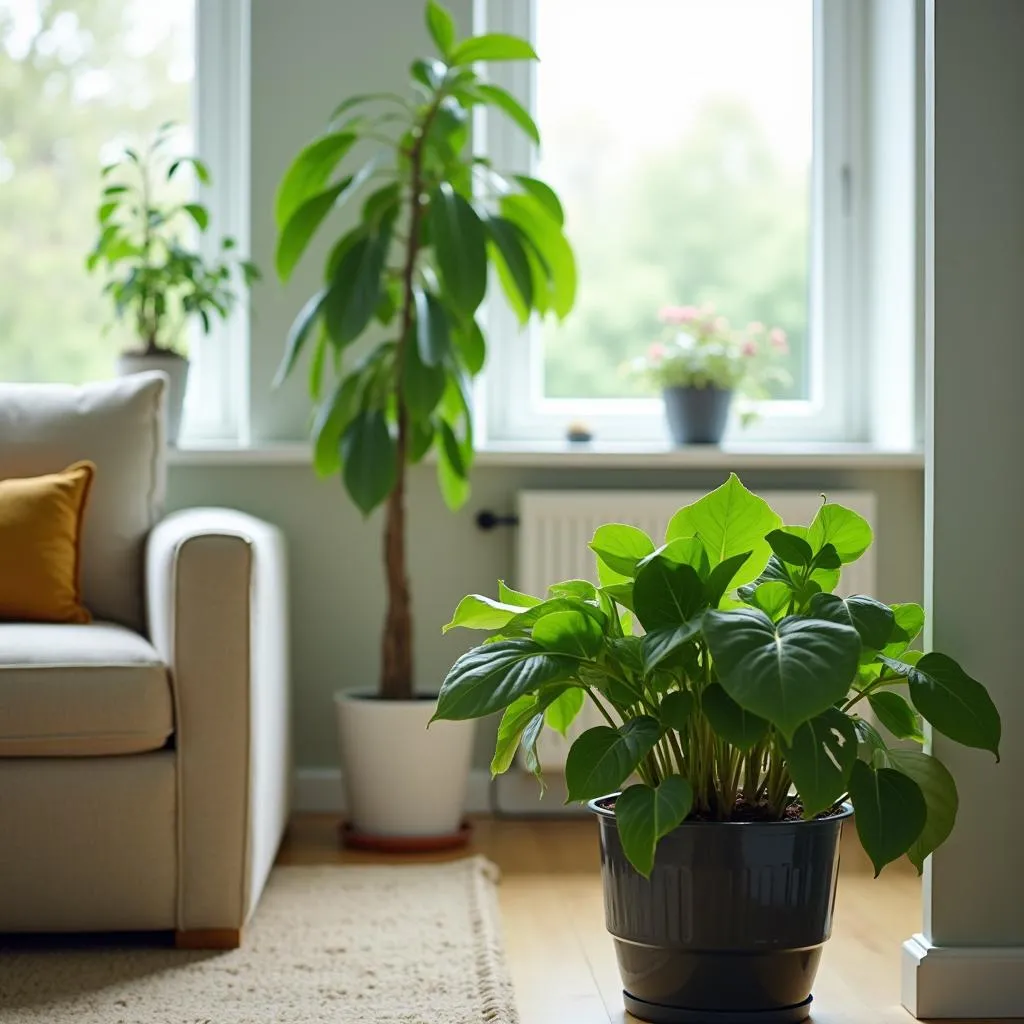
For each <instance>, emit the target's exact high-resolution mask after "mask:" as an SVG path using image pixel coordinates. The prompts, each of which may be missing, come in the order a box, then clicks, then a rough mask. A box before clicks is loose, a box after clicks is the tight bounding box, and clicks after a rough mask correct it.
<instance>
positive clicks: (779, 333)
mask: <svg viewBox="0 0 1024 1024" xmlns="http://www.w3.org/2000/svg"><path fill="white" fill-rule="evenodd" d="M768 344H769V345H771V347H772V348H773V349H774V350H775V351H776V352H778V354H779V355H780V356H784V355H786V354H787V353H788V352H789V342H788V341H787V340H786V332H785V331H784V330H783V329H782V328H781V327H773V328H772V329H771V330H770V331H769V332H768Z"/></svg>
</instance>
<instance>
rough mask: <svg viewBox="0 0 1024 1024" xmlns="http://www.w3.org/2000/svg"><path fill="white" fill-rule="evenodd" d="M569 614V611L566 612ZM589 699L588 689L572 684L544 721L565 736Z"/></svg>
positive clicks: (549, 706)
mask: <svg viewBox="0 0 1024 1024" xmlns="http://www.w3.org/2000/svg"><path fill="white" fill-rule="evenodd" d="M566 614H568V613H566ZM586 699H587V694H586V691H585V690H584V689H583V688H582V687H580V686H571V687H569V688H568V689H567V690H565V691H563V692H562V693H561V694H559V695H558V696H557V697H556V698H555V699H554V700H553V701H552V702H551V703H550V704H549V705H548V707H547V709H546V710H545V712H544V723H545V725H548V726H550V727H551V728H552V729H554V730H555V732H557V733H558V734H559V735H561V736H564V735H565V734H566V732H567V731H568V729H569V726H570V725H572V723H573V721H574V720H575V718H576V716H577V715H578V714H579V713H580V711H581V710H582V709H583V704H584V702H585V701H586Z"/></svg>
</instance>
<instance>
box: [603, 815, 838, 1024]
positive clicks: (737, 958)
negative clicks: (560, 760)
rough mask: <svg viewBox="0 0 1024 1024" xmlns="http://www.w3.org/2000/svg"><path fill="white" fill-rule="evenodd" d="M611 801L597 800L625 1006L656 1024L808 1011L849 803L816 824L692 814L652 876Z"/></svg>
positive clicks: (786, 1017)
mask: <svg viewBox="0 0 1024 1024" xmlns="http://www.w3.org/2000/svg"><path fill="white" fill-rule="evenodd" d="M613 799H614V798H613V797H604V798H602V799H600V800H593V801H591V802H590V804H589V806H590V809H591V810H592V811H593V812H594V813H595V814H596V815H597V819H598V823H599V825H600V832H601V874H602V877H603V880H604V905H605V923H606V924H607V926H608V931H609V932H611V934H612V936H613V938H614V940H615V951H616V954H617V956H618V960H619V972H620V973H621V975H622V983H623V986H624V988H625V991H624V993H623V995H624V997H625V1001H626V1009H627V1010H629V1012H630V1013H632V1014H633V1015H634V1016H635V1017H639V1018H640V1019H641V1020H645V1021H652V1022H654V1024H689V1022H691V1021H707V1022H720V1024H753V1022H769V1024H782V1022H790V1021H802V1020H805V1019H806V1018H807V1016H808V1014H809V1013H810V1006H811V985H812V984H813V982H814V975H815V973H816V972H817V969H818V961H819V960H820V959H821V948H822V946H823V945H824V943H825V940H826V939H827V938H828V937H829V935H830V934H831V931H832V909H833V907H834V905H835V896H836V876H837V873H838V869H839V837H840V835H841V833H842V827H843V821H844V820H845V819H846V818H848V817H850V815H851V814H852V813H853V811H852V808H850V807H849V806H847V807H845V808H844V811H843V813H842V814H837V815H834V816H833V817H830V818H818V819H815V820H812V821H799V820H798V821H778V822H701V821H695V822H684V823H683V824H682V825H680V826H679V828H677V829H676V830H675V831H674V832H671V833H669V834H668V835H667V836H665V838H664V839H662V840H661V842H660V843H659V845H658V852H657V856H656V857H655V861H654V870H653V871H652V872H651V877H650V879H649V880H648V879H645V878H644V877H643V876H642V875H640V874H638V873H637V871H635V870H634V868H633V867H632V865H631V864H630V863H629V861H627V860H626V855H625V853H624V852H623V850H622V844H621V843H620V841H619V832H618V828H617V826H616V823H615V814H614V811H613V810H611V809H609V806H610V805H611V803H612V801H613Z"/></svg>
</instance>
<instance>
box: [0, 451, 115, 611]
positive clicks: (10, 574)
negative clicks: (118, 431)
mask: <svg viewBox="0 0 1024 1024" xmlns="http://www.w3.org/2000/svg"><path fill="white" fill-rule="evenodd" d="M95 471H96V467H95V466H94V465H93V464H92V463H91V462H76V463H75V464H74V465H73V466H68V468H67V469H65V470H64V471H63V472H62V473H52V474H50V475H49V476H36V477H29V478H27V479H9V480H0V619H13V620H16V621H20V622H89V621H90V620H91V619H92V616H91V615H90V614H89V610H88V609H87V608H85V607H84V606H83V605H82V595H81V589H80V587H79V577H80V571H79V561H80V556H81V533H82V520H83V517H84V515H85V505H86V502H87V501H88V499H89V488H90V486H91V484H92V478H93V474H94V473H95Z"/></svg>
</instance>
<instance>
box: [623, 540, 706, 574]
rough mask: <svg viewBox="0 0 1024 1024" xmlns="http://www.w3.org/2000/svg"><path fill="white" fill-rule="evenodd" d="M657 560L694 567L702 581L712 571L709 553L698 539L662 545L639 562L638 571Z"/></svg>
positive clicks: (671, 541) (675, 541)
mask: <svg viewBox="0 0 1024 1024" xmlns="http://www.w3.org/2000/svg"><path fill="white" fill-rule="evenodd" d="M655 558H661V559H664V560H665V561H667V562H674V563H675V564H676V565H692V566H693V568H694V569H696V570H697V575H698V576H699V577H700V578H701V579H702V580H703V579H705V578H706V577H707V575H708V573H709V572H710V571H711V562H710V560H709V559H708V553H707V551H706V550H705V549H704V545H703V544H702V543H701V542H700V540H699V538H697V537H680V538H677V539H676V540H670V541H669V542H668V543H667V544H662V546H661V547H660V548H657V549H656V550H655V551H653V552H652V553H651V554H649V555H646V556H645V557H644V558H642V559H640V561H639V562H637V565H636V567H637V570H639V569H641V568H643V566H645V565H646V564H647V563H648V562H653V561H654V559H655ZM630 575H631V576H635V575H636V572H632V573H630Z"/></svg>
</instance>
